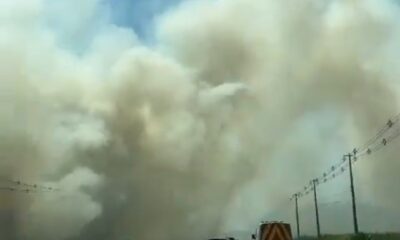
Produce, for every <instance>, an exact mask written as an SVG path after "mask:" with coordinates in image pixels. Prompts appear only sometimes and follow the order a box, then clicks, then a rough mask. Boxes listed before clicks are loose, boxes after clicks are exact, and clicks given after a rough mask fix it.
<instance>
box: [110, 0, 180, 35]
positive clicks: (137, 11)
mask: <svg viewBox="0 0 400 240" xmlns="http://www.w3.org/2000/svg"><path fill="white" fill-rule="evenodd" d="M106 1H107V3H108V4H110V6H111V16H112V19H113V22H114V24H116V25H119V26H123V27H129V28H132V29H134V31H135V32H136V34H137V35H138V36H139V38H141V39H142V40H150V39H151V38H152V37H153V24H154V18H155V17H156V16H158V15H160V14H162V13H163V12H165V11H168V10H169V9H171V8H172V7H174V6H176V5H177V4H179V3H180V2H182V1H183V0H106Z"/></svg>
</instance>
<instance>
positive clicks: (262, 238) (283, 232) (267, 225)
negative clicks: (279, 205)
mask: <svg viewBox="0 0 400 240" xmlns="http://www.w3.org/2000/svg"><path fill="white" fill-rule="evenodd" d="M251 238H252V239H253V240H292V239H293V238H292V231H291V229H290V224H288V223H284V222H261V223H260V225H259V226H258V228H257V229H256V231H255V233H254V234H252V236H251Z"/></svg>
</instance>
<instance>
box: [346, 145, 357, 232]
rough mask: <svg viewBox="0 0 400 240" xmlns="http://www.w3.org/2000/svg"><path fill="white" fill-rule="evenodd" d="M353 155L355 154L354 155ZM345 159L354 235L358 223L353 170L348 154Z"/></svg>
mask: <svg viewBox="0 0 400 240" xmlns="http://www.w3.org/2000/svg"><path fill="white" fill-rule="evenodd" d="M354 154H355V153H354ZM345 157H347V158H348V160H349V172H350V191H351V200H352V205H353V221H354V233H355V234H358V221H357V208H356V196H355V194H354V181H353V168H352V165H351V157H352V155H351V154H350V153H349V154H347V155H345Z"/></svg>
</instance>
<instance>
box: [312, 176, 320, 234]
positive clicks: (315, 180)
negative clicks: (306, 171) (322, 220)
mask: <svg viewBox="0 0 400 240" xmlns="http://www.w3.org/2000/svg"><path fill="white" fill-rule="evenodd" d="M312 183H313V190H314V204H315V219H316V223H317V236H318V239H319V238H321V229H320V225H319V213H318V200H317V187H316V185H317V184H318V179H314V180H312Z"/></svg>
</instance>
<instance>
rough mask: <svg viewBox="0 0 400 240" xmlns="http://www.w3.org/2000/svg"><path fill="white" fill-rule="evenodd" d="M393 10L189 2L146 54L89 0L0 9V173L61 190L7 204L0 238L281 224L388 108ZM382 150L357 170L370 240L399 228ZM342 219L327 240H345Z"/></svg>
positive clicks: (334, 219)
mask: <svg viewBox="0 0 400 240" xmlns="http://www.w3.org/2000/svg"><path fill="white" fill-rule="evenodd" d="M77 6H79V7H77ZM399 13H400V7H399V6H398V5H397V4H396V3H395V1H390V0H385V1H382V0H364V1H357V0H354V1H347V0H332V1H316V0H315V1H314V0H306V1H305V0H296V1H282V0H268V1H266V0H252V1H248V0H230V1H229V0H219V1H186V2H183V3H182V4H181V5H180V6H178V7H177V8H175V9H173V10H171V11H170V12H168V13H166V14H164V15H162V16H160V17H159V18H157V21H156V32H155V36H156V38H157V41H156V44H155V45H154V46H151V47H149V46H146V45H145V44H143V43H142V42H141V41H140V40H139V39H138V38H137V36H136V35H135V33H134V32H133V31H132V30H131V29H127V28H122V27H118V26H116V25H113V24H112V21H111V20H110V17H109V6H108V5H107V4H106V3H105V2H103V1H100V0H84V1H78V0H73V1H69V0H59V1H46V0H18V1H16V0H3V1H1V3H0V129H1V130H0V174H1V176H2V177H4V178H9V179H23V180H24V181H28V182H39V183H42V184H44V185H46V184H48V185H51V186H57V187H58V188H60V191H59V192H52V193H32V194H24V193H17V192H7V191H5V192H1V193H0V218H1V219H0V223H1V224H0V236H1V238H2V239H10V240H12V239H33V240H36V239H37V240H39V239H40V240H53V239H69V240H80V239H82V240H83V239H85V240H91V239H124V238H125V239H140V240H153V239H165V240H172V239H174V240H176V239H206V238H207V237H215V236H216V235H225V234H229V233H232V232H236V231H249V230H250V229H252V228H253V227H254V226H255V224H256V223H257V222H258V221H259V220H261V219H270V218H281V219H282V220H285V221H292V217H291V216H292V210H291V209H292V208H291V205H290V202H287V205H285V204H286V201H287V199H288V198H289V197H290V195H291V194H292V193H294V192H295V191H297V190H298V188H300V187H302V185H303V183H306V182H307V181H308V180H309V179H310V178H311V177H312V176H314V175H316V174H318V173H320V172H321V171H322V170H324V169H325V168H326V167H328V166H329V164H330V163H331V162H333V161H336V160H337V159H338V158H341V154H343V151H348V150H349V149H352V147H354V146H355V145H357V144H359V143H362V142H363V141H364V139H367V138H368V137H370V136H372V135H373V134H374V133H375V130H377V129H378V128H379V127H380V126H381V125H382V124H383V123H385V121H386V120H387V118H388V117H389V116H392V115H393V114H395V113H396V112H397V111H398V106H397V105H398V104H397V103H398V96H399V91H398V90H399V87H398V79H397V77H398V76H399V70H398V69H399V68H398V64H399V60H398V56H399V54H400V47H399V45H398V42H399V40H400V31H399V30H400V25H399V21H398V19H397V18H398V15H399ZM394 144H395V143H394ZM392 148H393V149H390V150H387V151H386V152H385V153H380V155H379V156H377V157H376V158H377V159H370V160H368V161H365V162H364V163H360V165H357V168H358V169H357V176H358V177H357V181H359V182H360V185H363V187H362V188H360V189H359V190H358V191H359V192H358V194H359V196H360V201H361V202H362V203H363V204H364V205H363V204H362V206H361V209H360V211H361V215H362V216H363V218H364V219H365V220H362V223H363V224H364V225H363V226H362V228H363V230H366V231H368V230H376V229H372V227H374V226H375V227H376V226H377V225H376V224H377V222H374V221H372V220H371V216H374V217H377V216H376V215H373V212H372V213H371V212H368V211H369V209H371V207H370V206H371V204H373V206H374V207H376V209H381V211H380V212H387V213H388V215H386V216H382V218H381V219H383V221H382V220H380V221H379V224H378V225H379V227H380V229H378V230H382V231H393V230H395V229H394V228H395V227H396V226H394V225H393V222H396V221H397V222H398V221H399V218H398V217H396V216H393V212H395V211H397V212H399V210H400V209H399V208H398V204H397V203H398V201H399V200H400V192H399V189H398V188H397V187H396V183H397V182H398V181H399V178H398V169H399V163H398V161H397V159H396V157H395V156H396V151H395V150H394V148H395V147H392ZM382 162H384V164H383V163H382ZM361 183H362V184H361ZM344 184H347V183H344ZM338 188H339V190H340V189H347V185H343V188H342V186H341V185H340V184H337V185H335V184H333V186H331V187H329V188H328V189H327V190H326V191H327V192H329V191H336V190H337V189H338ZM328 190H329V191H328ZM345 196H346V197H347V195H345ZM340 200H343V201H345V203H346V204H344V206H338V207H337V208H340V209H342V210H343V213H344V214H347V212H348V209H346V208H347V207H348V206H347V200H348V199H347V198H346V199H342V198H341V197H340ZM368 204H370V205H368ZM363 206H366V207H363ZM309 207H310V206H309V205H307V204H306V205H305V207H304V208H303V209H304V211H306V209H308V208H309ZM337 208H332V209H330V208H326V209H325V224H326V225H325V226H327V225H329V226H327V227H326V231H331V232H340V231H351V229H348V226H345V225H344V224H342V223H343V219H347V217H343V215H339V214H337V213H338V210H337ZM323 211H324V210H323ZM333 213H335V214H336V215H334V214H333ZM369 213H371V214H370V215H368V214H369ZM389 213H391V215H390V214H389ZM307 214H309V216H310V217H311V216H312V212H311V209H310V210H309V211H308V213H307ZM304 216H306V213H305V214H304ZM304 218H306V217H304ZM327 219H329V221H328V220H327ZM385 219H386V220H385ZM278 220H280V219H278ZM393 226H394V227H393ZM304 227H305V228H306V229H308V230H309V231H310V232H312V231H313V224H312V221H307V222H305V223H304Z"/></svg>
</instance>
